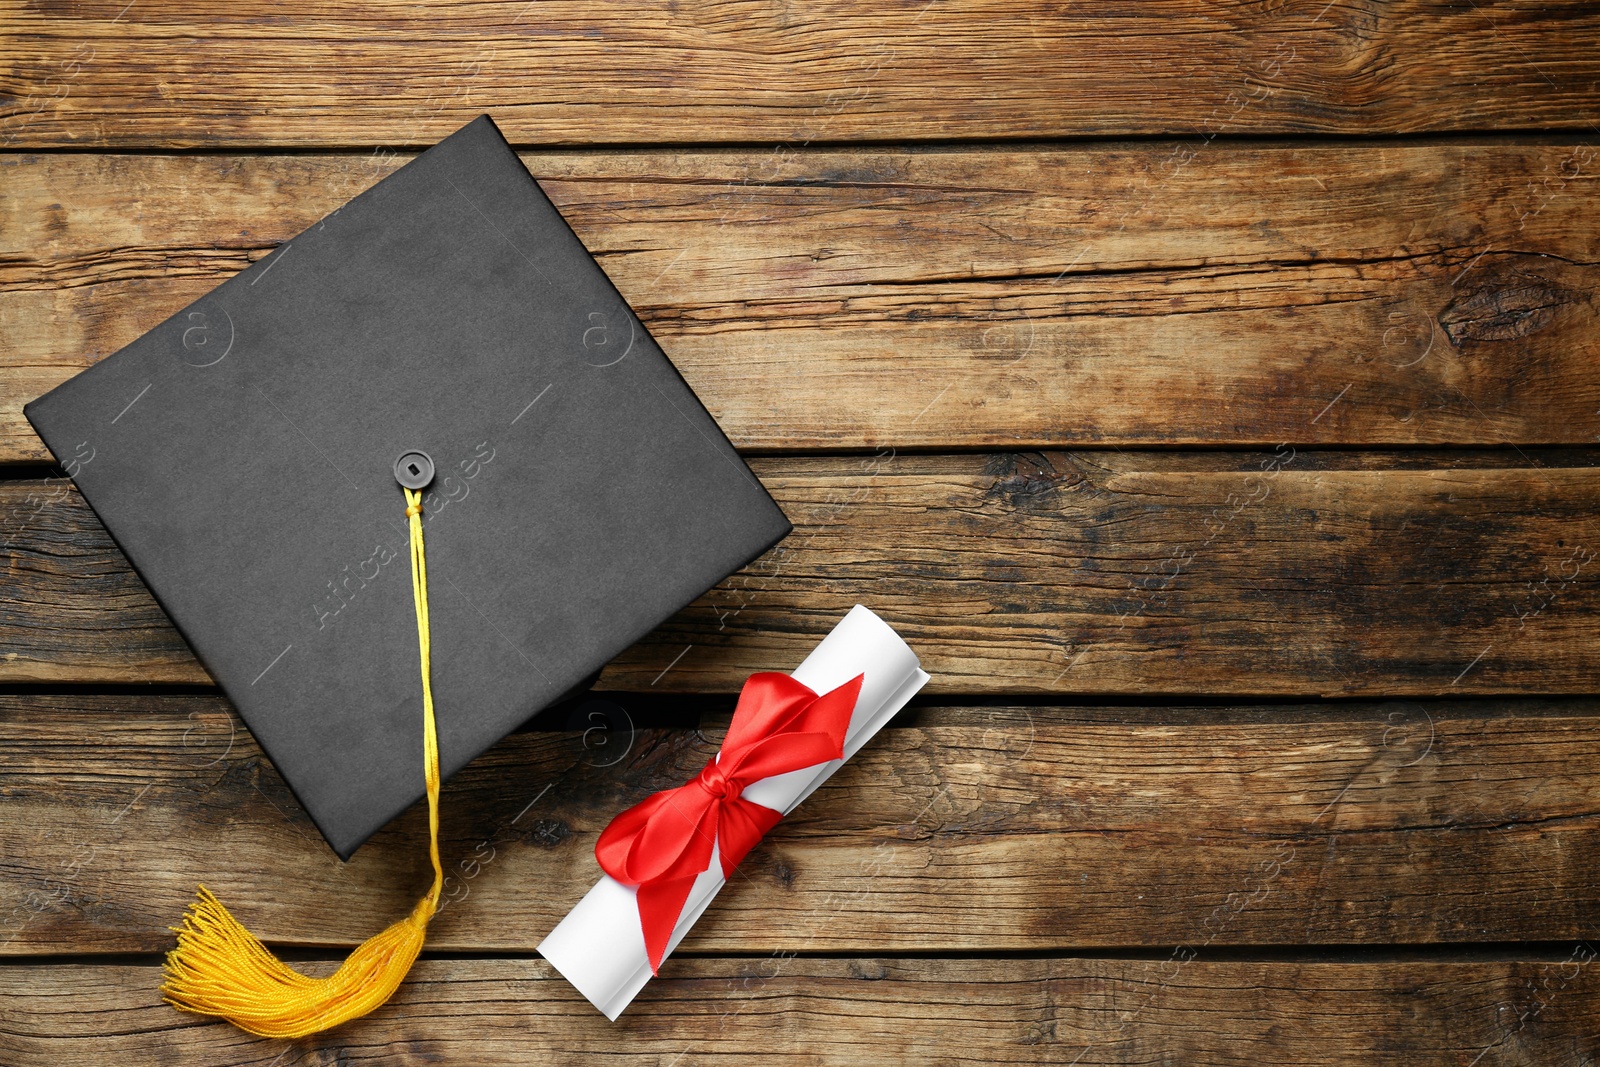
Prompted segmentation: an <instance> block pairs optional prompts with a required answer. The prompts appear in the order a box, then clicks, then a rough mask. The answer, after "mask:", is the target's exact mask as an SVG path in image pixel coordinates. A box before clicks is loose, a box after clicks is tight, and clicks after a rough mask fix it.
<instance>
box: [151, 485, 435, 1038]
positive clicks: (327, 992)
mask: <svg viewBox="0 0 1600 1067" xmlns="http://www.w3.org/2000/svg"><path fill="white" fill-rule="evenodd" d="M405 494H406V505H407V506H406V516H407V517H408V519H409V520H410V524H411V597H412V602H413V604H414V605H415V607H416V613H417V644H418V649H419V651H420V658H421V661H422V755H423V776H424V780H425V781H426V783H427V787H428V852H429V856H430V858H431V859H432V860H433V888H431V889H430V890H428V895H427V896H425V897H423V898H422V899H421V900H420V901H418V902H417V906H416V907H415V908H413V909H412V910H411V914H410V915H408V916H406V917H405V918H404V919H401V920H400V921H399V922H397V923H395V924H394V925H393V926H391V927H389V928H388V929H387V930H385V931H383V933H381V934H378V935H376V936H374V937H372V938H369V939H368V940H367V941H365V942H363V943H362V944H361V945H360V946H359V947H357V948H356V950H355V951H354V952H352V953H350V956H349V958H348V959H346V960H345V961H344V963H343V964H341V965H340V967H339V969H338V970H337V971H335V972H333V974H331V975H329V976H328V977H326V978H310V977H307V976H306V975H303V974H301V973H300V972H298V971H295V970H292V969H290V968H289V967H287V966H285V965H284V963H283V962H282V961H281V960H279V959H278V958H277V957H276V956H274V955H273V954H272V953H271V951H269V950H268V949H267V947H266V946H265V945H263V944H262V943H261V942H260V940H259V939H257V938H256V936H255V935H254V934H252V933H251V932H250V931H249V930H246V929H245V928H244V927H243V926H241V925H240V924H239V921H238V920H237V919H235V918H234V917H233V916H232V915H231V914H229V913H228V909H227V908H225V907H223V906H222V902H221V901H219V900H218V899H217V898H216V897H214V896H212V895H211V893H210V891H209V890H207V889H206V887H205V886H201V887H200V891H199V893H198V895H197V897H196V899H195V902H194V903H193V904H191V905H190V906H189V911H188V912H187V913H186V914H185V915H184V917H183V925H182V926H181V927H173V933H175V934H177V935H178V947H177V948H175V949H173V950H172V951H171V952H169V953H167V964H166V968H165V969H164V972H163V973H164V975H165V982H164V983H163V984H162V987H161V993H162V996H163V998H164V999H165V1000H166V1002H167V1003H168V1004H171V1005H172V1006H173V1007H175V1008H179V1009H181V1010H183V1011H188V1012H194V1013H195V1014H198V1015H215V1016H218V1017H219V1018H223V1019H227V1020H228V1021H229V1022H231V1023H233V1024H234V1025H235V1026H237V1027H239V1028H240V1029H241V1030H247V1031H249V1032H250V1033H252V1034H260V1035H261V1036H263V1037H306V1036H308V1035H310V1034H316V1033H320V1032H322V1031H323V1030H328V1029H331V1028H332V1027H335V1026H338V1025H339V1024H340V1023H343V1022H348V1021H350V1020H351V1019H358V1018H360V1017H361V1016H363V1015H365V1014H367V1013H368V1012H370V1011H372V1010H373V1009H374V1008H376V1007H378V1006H379V1005H381V1004H383V1003H384V1002H385V1001H387V1000H388V999H389V997H390V996H391V995H393V993H394V991H395V990H396V989H397V988H399V986H400V982H401V981H402V980H403V979H404V978H405V976H406V972H408V971H410V970H411V964H412V963H413V962H414V961H415V960H416V958H417V954H418V953H419V952H421V951H422V942H423V937H424V934H425V933H426V931H427V928H428V920H429V919H431V918H433V914H434V912H435V911H437V910H438V908H439V895H440V893H441V892H442V890H443V888H444V869H443V867H442V866H441V865H440V863H439V741H438V734H437V731H436V729H435V726H434V717H433V684H432V682H431V680H430V671H429V664H430V652H429V638H428V633H429V631H428V570H427V558H426V556H425V555H424V553H423V548H422V518H421V516H422V494H421V492H419V491H418V490H415V489H407V490H405Z"/></svg>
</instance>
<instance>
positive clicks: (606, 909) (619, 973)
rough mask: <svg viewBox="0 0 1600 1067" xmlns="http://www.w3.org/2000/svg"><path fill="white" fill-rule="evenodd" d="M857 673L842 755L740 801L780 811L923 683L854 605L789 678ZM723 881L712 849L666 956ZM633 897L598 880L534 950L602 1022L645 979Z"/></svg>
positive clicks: (814, 684)
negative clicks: (596, 1011)
mask: <svg viewBox="0 0 1600 1067" xmlns="http://www.w3.org/2000/svg"><path fill="white" fill-rule="evenodd" d="M858 674H860V675H862V676H863V677H862V679H861V695H860V696H859V697H858V698H857V700H856V708H855V711H854V713H852V714H851V716H850V728H849V730H848V731H847V732H846V734H845V742H844V759H838V760H832V761H830V762H828V763H820V764H817V765H816V766H814V767H803V768H801V769H800V770H798V771H790V772H789V773H787V774H777V775H773V776H772V777H771V778H763V779H761V780H760V781H757V782H753V783H751V784H750V786H749V787H748V788H747V789H745V791H744V796H745V797H746V798H747V799H749V800H752V801H754V802H755V803H757V804H761V805H763V806H765V807H768V808H772V809H773V810H774V811H781V812H783V813H784V814H785V815H787V814H789V812H791V811H793V810H794V809H795V807H796V806H797V805H799V803H800V802H801V801H802V800H804V799H805V798H806V797H808V796H810V795H811V793H812V791H813V790H815V789H816V788H817V787H818V786H819V785H821V784H822V783H823V782H825V781H827V780H828V778H829V777H830V776H831V775H832V774H833V772H834V771H836V770H838V769H839V768H840V767H841V766H843V765H844V760H847V759H849V758H850V757H851V756H853V755H855V754H856V752H858V751H859V750H860V749H861V746H862V745H865V744H866V743H867V742H868V741H870V740H871V739H872V736H873V735H874V734H876V733H877V732H878V731H879V730H880V729H881V728H882V727H883V725H884V724H885V723H887V722H888V721H889V720H890V719H891V718H893V717H894V714H895V712H897V711H899V710H900V709H901V708H903V707H905V705H906V701H908V700H910V699H911V697H912V696H913V695H914V694H915V693H916V692H917V690H919V689H921V688H922V687H923V685H924V684H926V683H927V681H928V675H927V674H926V673H924V672H923V670H922V668H921V667H920V666H919V665H918V663H917V656H916V653H914V652H912V651H911V649H910V648H909V647H908V646H907V645H906V643H905V642H904V641H902V640H901V639H900V635H899V634H897V633H895V632H894V630H893V629H892V628H890V626H889V624H888V623H886V622H884V621H883V620H882V619H880V618H878V616H876V615H874V614H873V613H872V612H871V611H868V610H867V609H866V608H864V607H862V606H861V605H860V604H857V605H856V606H855V607H853V608H851V609H850V612H849V614H847V615H846V616H845V617H844V618H843V619H840V620H839V624H838V625H837V626H835V627H834V628H833V631H832V632H831V633H829V634H828V636H827V637H825V638H823V639H822V642H821V644H819V645H817V647H816V648H815V649H813V650H812V652H811V655H809V656H807V657H806V659H805V662H804V663H802V664H800V666H798V667H796V668H795V670H794V673H793V675H792V677H793V678H794V679H795V680H796V681H798V682H801V683H803V684H804V685H806V686H807V687H809V688H810V689H812V690H813V691H815V692H817V693H819V694H820V693H826V692H828V691H829V690H830V689H836V688H838V687H839V686H841V685H843V684H844V683H845V682H848V681H849V680H850V679H852V678H854V677H855V676H856V675H858ZM723 883H724V879H723V877H722V864H721V860H720V857H719V855H718V852H717V850H716V849H715V848H713V849H712V852H711V865H710V866H709V867H707V868H706V869H705V870H704V871H703V872H701V874H700V877H699V878H698V879H696V880H695V883H694V887H693V888H692V889H691V890H690V891H689V899H688V900H687V901H685V902H684V905H683V914H682V915H680V916H679V917H678V924H677V926H676V927H674V928H673V931H672V938H671V940H670V941H669V942H668V943H667V953H668V955H670V954H671V953H672V950H673V949H675V948H677V947H678V942H679V941H682V940H683V935H684V934H686V933H688V932H689V928H690V927H692V926H694V924H695V922H696V921H697V920H698V919H699V918H700V916H701V915H702V914H704V912H705V910H706V908H707V907H708V906H709V905H710V904H711V901H712V898H714V897H715V896H716V895H717V892H718V890H720V889H721V888H722V886H723ZM636 893H637V890H636V889H635V888H634V887H633V886H631V885H624V884H622V883H621V882H619V881H617V880H616V879H614V878H612V877H611V876H610V875H602V876H601V879H600V882H599V884H598V885H596V886H595V887H594V888H593V889H591V890H590V891H589V892H588V894H587V895H586V896H585V897H584V898H583V899H582V900H580V901H579V902H578V904H577V906H576V907H574V908H573V909H572V910H571V911H570V912H568V913H567V917H566V918H565V919H562V920H561V922H560V923H559V924H558V925H557V926H556V928H555V929H554V930H552V931H550V935H549V936H548V937H546V938H545V939H544V941H542V942H541V943H540V945H539V952H540V954H541V955H543V956H544V958H545V959H547V960H549V961H550V965H551V966H553V967H554V968H555V969H556V970H558V971H560V972H561V974H562V976H563V977H565V978H566V980H567V981H569V982H571V983H572V984H573V986H574V987H575V988H576V989H577V990H578V992H580V993H582V994H583V995H584V996H585V997H587V998H588V999H589V1003H591V1004H593V1005H594V1006H595V1007H597V1008H599V1009H600V1011H601V1012H602V1013H604V1015H605V1017H606V1018H607V1019H610V1020H612V1021H615V1020H616V1018H617V1016H618V1015H621V1014H622V1011H623V1009H624V1008H626V1007H627V1006H628V1005H629V1003H631V1002H632V1001H633V998H634V997H635V996H637V995H638V993H639V990H641V989H643V988H644V986H645V983H646V982H648V981H649V980H650V960H649V957H648V956H647V955H646V954H645V948H644V931H643V930H642V929H641V927H640V925H639V906H638V903H637V901H636V899H635V896H636Z"/></svg>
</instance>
